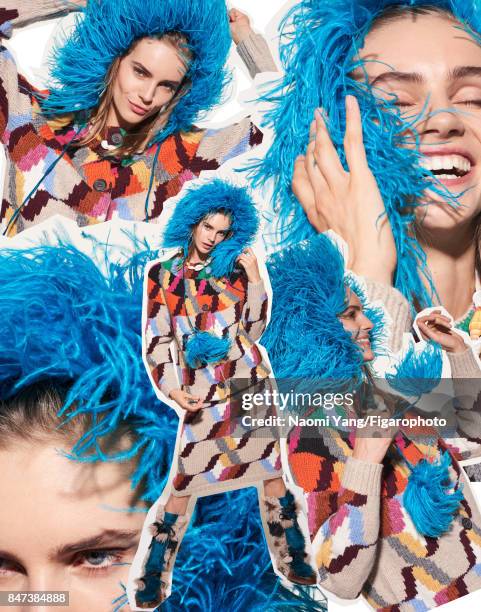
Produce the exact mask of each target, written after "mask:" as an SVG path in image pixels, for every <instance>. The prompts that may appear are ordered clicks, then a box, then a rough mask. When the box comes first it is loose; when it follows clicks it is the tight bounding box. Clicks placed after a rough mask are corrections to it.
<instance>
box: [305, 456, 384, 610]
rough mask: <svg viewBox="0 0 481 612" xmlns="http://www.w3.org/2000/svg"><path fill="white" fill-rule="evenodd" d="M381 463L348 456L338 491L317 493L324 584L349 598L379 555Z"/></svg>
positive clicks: (317, 552) (317, 546)
mask: <svg viewBox="0 0 481 612" xmlns="http://www.w3.org/2000/svg"><path fill="white" fill-rule="evenodd" d="M382 469H383V466H382V464H378V463H368V462H366V461H360V460H359V459H354V458H353V457H349V458H348V459H347V461H346V463H345V465H344V472H343V474H342V479H341V487H340V489H339V491H338V493H337V495H333V494H332V491H330V490H326V491H323V492H321V493H316V494H315V497H316V507H315V511H316V515H317V516H316V518H317V519H318V520H320V522H321V525H320V528H319V530H318V531H317V533H316V534H315V536H314V538H313V543H312V546H313V552H314V558H315V561H316V565H317V567H318V570H319V578H320V585H321V587H324V588H325V589H327V590H328V591H331V592H332V593H334V594H335V595H337V596H338V597H342V598H344V599H355V598H356V597H357V596H358V595H359V594H360V592H361V590H362V588H363V585H364V583H365V582H366V580H367V578H368V576H369V574H370V573H371V570H372V568H373V566H374V563H375V561H376V558H377V544H378V539H379V530H380V513H381V474H382ZM311 508H312V506H311ZM311 508H310V509H311Z"/></svg>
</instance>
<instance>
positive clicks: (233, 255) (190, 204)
mask: <svg viewBox="0 0 481 612" xmlns="http://www.w3.org/2000/svg"><path fill="white" fill-rule="evenodd" d="M220 210H227V211H229V213H230V214H231V217H232V224H231V226H230V230H231V235H230V237H229V238H226V239H225V240H223V241H222V242H221V243H219V244H218V245H217V246H216V247H215V248H214V249H213V250H212V253H211V254H212V261H211V264H210V268H211V272H212V275H213V276H214V277H215V278H222V277H223V276H229V275H230V274H232V272H233V270H234V266H235V262H236V259H237V257H238V256H239V255H240V253H241V252H242V251H243V249H245V247H247V246H249V245H250V244H251V243H252V242H253V241H254V239H255V236H256V233H257V230H258V228H259V216H258V213H257V209H256V206H255V204H254V201H253V200H252V198H251V196H250V195H249V192H248V190H247V189H245V188H243V187H237V186H234V185H231V184H230V183H227V182H226V181H223V180H220V179H214V180H211V181H209V182H208V183H204V184H201V185H197V186H196V187H193V188H189V189H188V190H187V193H186V194H185V195H184V197H182V198H181V199H180V200H179V202H178V203H177V205H176V207H175V210H174V212H173V214H172V217H171V218H170V220H169V222H168V223H167V227H166V229H165V233H164V241H163V246H164V247H165V248H172V247H181V248H182V249H183V251H184V254H187V252H188V250H189V246H190V242H191V236H192V231H193V229H194V227H195V226H196V225H197V224H198V223H199V222H200V221H201V220H202V219H203V218H204V217H206V216H207V215H211V214H215V213H216V212H218V211H220Z"/></svg>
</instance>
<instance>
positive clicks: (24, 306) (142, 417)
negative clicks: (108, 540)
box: [0, 246, 177, 499]
mask: <svg viewBox="0 0 481 612" xmlns="http://www.w3.org/2000/svg"><path fill="white" fill-rule="evenodd" d="M150 258H155V254H154V253H151V254H148V253H146V254H144V255H141V254H140V253H139V254H137V255H136V256H134V257H133V258H132V259H131V260H130V261H127V262H126V263H125V264H122V265H121V264H111V265H110V266H109V273H108V276H107V277H105V276H103V275H102V273H101V272H100V270H99V269H98V268H97V267H96V265H95V264H94V263H93V262H92V261H91V260H90V259H89V258H88V257H87V256H86V255H85V254H83V253H81V252H80V251H78V250H76V249H75V248H74V247H71V246H63V247H51V246H43V247H36V248H32V249H26V250H10V249H1V250H0V286H1V287H2V291H1V292H0V308H1V311H2V317H1V318H0V399H7V398H8V397H11V396H13V395H15V394H16V393H17V392H19V391H20V390H21V389H23V388H25V387H27V386H30V385H34V384H36V383H44V382H49V383H51V384H53V385H55V384H59V385H61V386H62V387H67V388H68V389H69V391H68V394H67V398H66V403H65V406H64V410H63V414H64V416H65V418H67V419H74V418H75V417H76V416H77V415H78V414H90V415H92V419H93V424H92V428H91V429H90V430H89V431H87V432H86V433H85V434H84V435H83V436H82V437H81V438H80V439H79V440H78V441H77V443H76V444H75V446H74V448H73V451H72V455H73V456H74V457H75V458H76V459H78V460H80V461H96V460H119V461H122V460H126V459H129V458H131V457H133V456H134V455H137V454H138V455H139V457H140V459H139V462H138V469H137V472H136V473H135V474H134V477H133V481H134V483H138V482H139V481H140V480H141V479H143V478H146V479H147V482H146V491H147V493H146V496H147V498H149V499H155V495H156V494H158V493H160V491H161V490H162V487H163V484H164V480H165V479H166V478H167V475H168V469H169V465H170V457H171V455H172V453H173V449H174V444H175V436H176V431H177V418H176V415H175V413H174V412H173V411H172V410H171V409H170V408H169V407H168V406H166V405H165V404H164V403H162V402H161V401H159V400H158V399H157V397H156V395H155V393H154V391H153V388H152V385H151V383H150V380H149V377H148V374H147V371H146V369H145V366H144V364H143V361H142V337H141V329H140V321H141V316H142V294H143V269H144V266H145V263H146V261H147V260H148V259H150ZM126 418H129V419H132V420H133V421H135V423H136V426H137V428H138V429H139V431H140V433H141V435H140V440H139V441H137V442H136V443H135V444H134V446H132V447H131V448H128V449H126V450H125V451H123V452H121V453H118V454H116V455H114V456H106V455H105V454H104V453H103V452H102V450H101V446H100V444H99V441H100V439H101V438H102V437H103V436H105V435H106V434H109V433H111V432H113V431H115V429H116V427H117V426H118V424H119V423H121V422H122V421H123V420H125V419H126Z"/></svg>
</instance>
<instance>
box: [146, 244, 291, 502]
mask: <svg viewBox="0 0 481 612" xmlns="http://www.w3.org/2000/svg"><path fill="white" fill-rule="evenodd" d="M147 291H148V305H147V320H146V330H145V351H146V360H147V364H148V366H149V369H150V373H151V376H152V380H153V382H154V384H155V385H156V386H157V387H158V388H159V389H160V390H161V391H162V392H163V393H164V394H165V395H166V396H168V395H169V393H170V391H172V390H173V389H178V388H180V386H181V384H182V388H183V389H184V390H185V391H187V392H189V393H191V394H192V395H194V396H195V397H200V398H201V399H202V400H203V401H204V406H205V407H204V408H202V410H200V411H198V412H196V413H186V414H185V415H184V418H183V422H182V430H181V438H180V447H179V451H178V464H177V472H176V475H175V477H174V480H173V489H172V493H173V494H174V495H188V494H191V493H193V492H195V493H198V494H201V495H208V494H211V493H219V492H220V491H222V490H228V489H235V488H241V487H244V486H246V485H248V484H253V483H255V482H260V481H262V480H266V479H269V478H275V477H276V476H280V475H282V468H281V459H280V449H279V441H278V437H277V434H276V431H275V429H271V428H270V427H259V428H257V429H254V428H253V429H252V430H251V429H249V430H248V431H246V430H245V429H244V430H242V432H241V435H240V436H239V434H238V431H239V430H238V429H237V425H238V417H239V415H240V414H241V412H242V407H241V405H240V402H239V401H238V395H237V394H236V395H231V391H232V388H231V385H230V384H229V383H230V380H231V379H233V378H235V379H236V381H237V382H238V387H239V388H238V389H236V391H240V390H241V389H242V382H243V381H245V385H246V388H251V387H255V390H256V392H261V391H262V390H263V389H264V388H269V386H270V381H269V378H268V376H269V373H270V371H269V368H268V367H267V365H266V364H265V363H264V362H263V359H262V354H261V352H260V350H259V348H258V347H257V346H256V344H255V341H256V340H257V339H259V338H260V336H261V335H262V332H263V331H264V328H265V326H266V322H267V294H266V291H265V288H264V283H263V282H262V281H261V282H259V283H255V284H253V283H249V282H248V281H247V278H246V277H245V275H244V273H243V272H241V271H239V270H237V271H235V272H234V274H233V275H232V276H231V277H230V278H220V279H216V278H214V277H212V276H211V275H210V270H209V268H208V266H207V267H206V268H204V269H202V270H200V271H199V270H194V269H190V268H188V267H185V266H183V257H182V255H180V254H178V255H175V256H174V257H173V258H171V259H169V260H167V261H163V262H155V263H154V264H153V265H152V266H151V267H150V269H149V271H148V286H147ZM193 326H195V328H197V329H199V330H201V331H209V332H213V333H215V334H216V335H217V336H219V337H229V338H230V341H231V349H230V350H229V353H228V354H227V357H226V358H225V359H224V360H222V361H221V362H220V363H212V364H206V365H204V366H203V367H199V368H190V367H189V366H188V365H187V364H186V362H185V359H184V356H183V347H184V346H185V343H186V340H187V338H188V337H189V336H190V335H191V333H192V327H193ZM172 342H174V345H173V346H175V353H176V356H175V364H176V365H177V366H178V371H179V372H180V381H181V383H180V382H178V380H177V377H176V365H174V357H173V355H172V351H171V344H172ZM273 414H274V413H273V408H272V407H270V406H265V407H264V408H260V409H259V410H258V411H257V412H256V416H258V417H259V418H261V417H263V418H264V417H268V416H271V415H273Z"/></svg>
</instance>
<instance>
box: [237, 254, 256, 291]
mask: <svg viewBox="0 0 481 612" xmlns="http://www.w3.org/2000/svg"><path fill="white" fill-rule="evenodd" d="M237 263H238V264H239V265H240V266H242V267H243V268H244V270H245V272H246V274H247V280H248V281H249V282H250V283H259V282H260V281H261V275H260V273H259V265H258V263H257V257H256V256H255V254H254V251H253V250H252V249H251V248H247V249H244V251H243V252H242V253H241V254H240V255H239V257H238V258H237Z"/></svg>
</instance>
